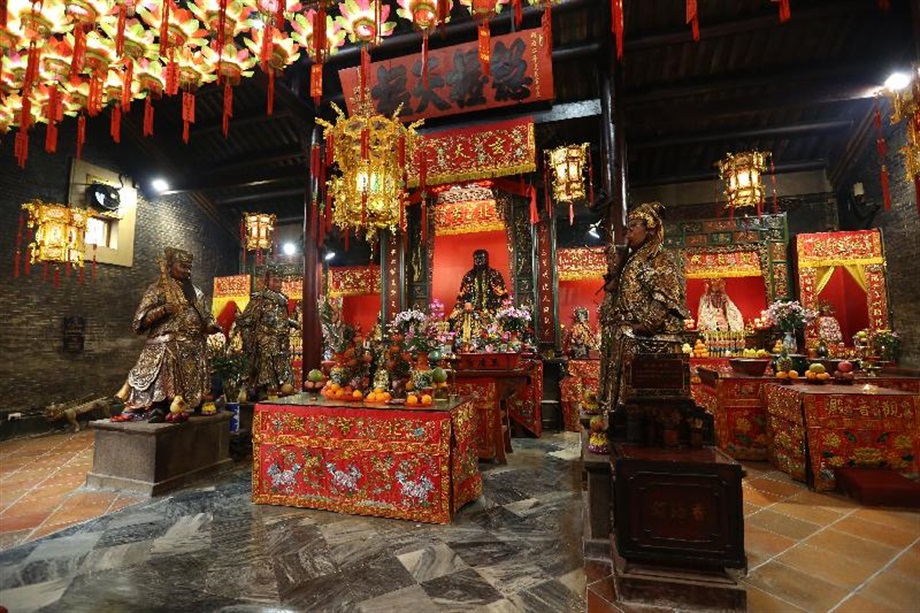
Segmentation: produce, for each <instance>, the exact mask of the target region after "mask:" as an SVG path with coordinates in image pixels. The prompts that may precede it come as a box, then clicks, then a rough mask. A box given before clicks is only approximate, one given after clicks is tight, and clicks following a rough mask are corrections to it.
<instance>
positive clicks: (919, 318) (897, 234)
mask: <svg viewBox="0 0 920 613" xmlns="http://www.w3.org/2000/svg"><path fill="white" fill-rule="evenodd" d="M885 114H886V113H884V112H883V115H885ZM883 124H884V126H885V127H884V133H885V138H886V140H887V142H888V151H889V153H888V173H889V185H890V187H891V210H890V211H885V210H884V209H881V210H879V211H878V212H877V213H876V214H875V216H874V217H872V218H870V219H871V221H869V223H865V222H863V223H860V221H859V220H857V219H855V218H854V217H853V216H848V215H846V214H845V213H846V211H845V210H843V208H842V210H841V223H842V224H844V228H843V229H846V230H856V229H862V228H864V227H866V226H868V227H871V228H880V229H881V231H882V234H883V235H884V241H885V258H886V264H887V272H888V299H889V308H890V313H891V324H892V328H893V329H894V330H896V331H897V332H898V333H899V334H900V335H901V339H902V348H901V359H900V363H899V365H900V366H904V367H907V368H920V283H918V281H917V275H918V271H920V213H918V211H917V201H916V196H915V194H914V186H913V184H912V183H908V182H907V181H906V180H905V170H904V157H903V156H902V155H901V153H900V149H901V147H903V146H904V145H905V143H906V140H907V133H906V128H905V122H904V121H902V122H901V123H900V124H899V125H896V126H892V125H890V123H889V122H888V121H887V120H886V121H884V122H883ZM857 182H860V183H862V184H863V186H864V188H865V191H866V202H867V203H869V205H870V206H871V205H881V203H882V188H881V180H880V173H879V161H878V155H877V154H876V148H875V143H874V139H873V142H869V143H868V145H867V147H866V149H865V151H864V152H863V154H862V156H861V157H860V159H859V162H858V163H857V164H856V165H855V167H854V169H853V171H852V172H851V173H850V175H849V176H848V177H847V178H846V179H845V180H844V181H843V182H842V187H844V188H849V187H850V186H852V185H853V183H857ZM841 200H842V201H844V200H845V198H843V197H842V198H841ZM851 206H852V204H851ZM844 208H845V207H844ZM864 208H865V207H864Z"/></svg>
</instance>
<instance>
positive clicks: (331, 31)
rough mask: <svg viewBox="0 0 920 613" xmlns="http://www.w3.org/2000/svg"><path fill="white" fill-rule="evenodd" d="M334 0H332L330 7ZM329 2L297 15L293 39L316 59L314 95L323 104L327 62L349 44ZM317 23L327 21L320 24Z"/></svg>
mask: <svg viewBox="0 0 920 613" xmlns="http://www.w3.org/2000/svg"><path fill="white" fill-rule="evenodd" d="M331 5H332V3H330V6H331ZM326 8H327V7H326V3H324V2H321V3H320V4H319V10H315V9H310V10H309V11H307V12H306V13H303V14H300V13H298V14H296V15H294V19H293V20H292V21H291V27H292V28H293V29H294V32H293V33H291V38H292V39H294V41H295V42H297V43H299V44H300V46H301V47H302V48H303V49H305V50H306V52H307V55H308V56H310V59H311V60H312V61H313V63H312V65H311V66H310V96H312V98H313V102H314V103H315V104H316V106H319V103H320V99H321V98H322V96H323V64H324V63H325V62H326V60H327V59H328V58H329V57H330V56H332V55H335V53H336V52H337V51H338V50H339V47H341V46H342V45H344V44H345V37H346V36H347V34H346V33H345V30H343V29H342V26H340V25H339V24H338V23H336V22H335V21H334V20H333V19H332V17H330V16H329V15H328V13H327V12H326ZM316 24H324V25H322V26H320V27H317V25H316Z"/></svg>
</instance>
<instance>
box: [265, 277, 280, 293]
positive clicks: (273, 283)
mask: <svg viewBox="0 0 920 613" xmlns="http://www.w3.org/2000/svg"><path fill="white" fill-rule="evenodd" d="M266 285H267V286H268V289H270V290H272V291H273V292H280V291H281V277H276V276H274V275H272V276H270V277H268V281H267V283H266Z"/></svg>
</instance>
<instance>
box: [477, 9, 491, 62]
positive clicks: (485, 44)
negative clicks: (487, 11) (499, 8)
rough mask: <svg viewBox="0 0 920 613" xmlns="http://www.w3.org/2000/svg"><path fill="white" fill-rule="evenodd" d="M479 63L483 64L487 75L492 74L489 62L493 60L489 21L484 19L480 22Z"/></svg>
mask: <svg viewBox="0 0 920 613" xmlns="http://www.w3.org/2000/svg"><path fill="white" fill-rule="evenodd" d="M478 31H479V39H478V40H479V63H480V64H482V70H483V71H484V72H485V73H486V74H491V72H492V71H491V68H490V67H489V62H490V61H491V59H492V50H491V47H492V43H491V41H490V40H489V36H490V34H489V20H488V19H485V18H483V19H482V20H481V21H480V22H479V28H478Z"/></svg>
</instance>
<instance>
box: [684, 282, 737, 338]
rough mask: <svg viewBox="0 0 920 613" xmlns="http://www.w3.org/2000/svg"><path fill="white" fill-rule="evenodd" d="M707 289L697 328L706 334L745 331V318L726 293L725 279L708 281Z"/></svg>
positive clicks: (702, 300)
mask: <svg viewBox="0 0 920 613" xmlns="http://www.w3.org/2000/svg"><path fill="white" fill-rule="evenodd" d="M705 287H706V291H705V292H704V293H703V295H702V297H700V308H699V311H698V312H697V317H696V325H697V328H698V329H699V330H700V331H706V332H708V331H718V332H729V331H731V332H736V331H741V330H744V318H743V317H742V316H741V311H740V310H739V309H738V307H737V306H735V303H734V302H733V301H732V299H731V298H730V297H729V296H728V292H726V291H725V279H721V278H715V279H707V280H706V286H705Z"/></svg>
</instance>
